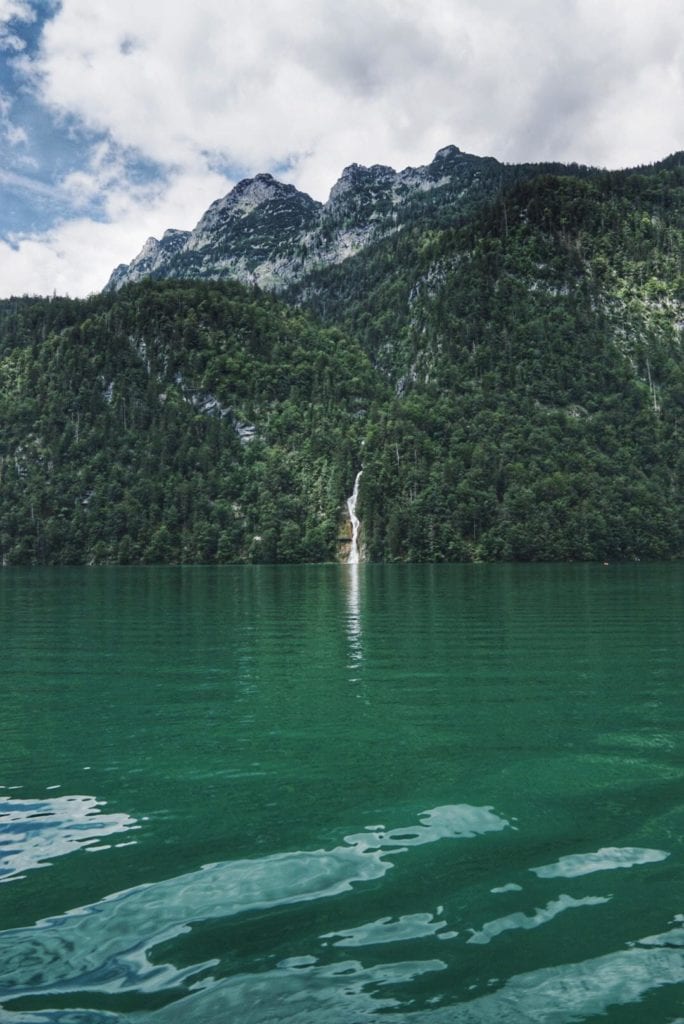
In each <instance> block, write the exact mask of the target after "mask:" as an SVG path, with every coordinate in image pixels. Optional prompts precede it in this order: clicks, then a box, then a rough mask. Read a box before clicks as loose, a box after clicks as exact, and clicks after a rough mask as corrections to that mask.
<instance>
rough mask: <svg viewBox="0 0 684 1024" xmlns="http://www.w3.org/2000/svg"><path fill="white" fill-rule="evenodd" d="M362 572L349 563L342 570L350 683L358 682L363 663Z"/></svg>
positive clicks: (357, 565)
mask: <svg viewBox="0 0 684 1024" xmlns="http://www.w3.org/2000/svg"><path fill="white" fill-rule="evenodd" d="M362 571H363V570H362V569H361V568H360V566H359V563H358V562H350V563H349V564H347V565H346V566H345V568H344V573H345V587H346V595H347V616H346V634H347V643H348V645H349V668H350V670H351V672H352V677H351V681H352V682H357V681H358V675H357V673H358V671H359V669H360V667H361V662H362V661H363V634H362V630H361V598H360V593H359V574H360V573H361V572H362Z"/></svg>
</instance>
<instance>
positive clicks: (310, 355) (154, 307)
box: [0, 282, 383, 564]
mask: <svg viewBox="0 0 684 1024" xmlns="http://www.w3.org/2000/svg"><path fill="white" fill-rule="evenodd" d="M382 390H383V389H382V385H381V382H380V379H379V378H378V376H377V374H375V373H374V372H373V370H372V368H371V366H370V362H369V360H368V359H367V357H365V356H364V355H363V353H362V352H361V351H360V349H359V347H358V346H357V345H356V344H355V343H354V342H351V341H349V340H348V339H347V338H345V337H344V336H343V335H342V334H341V333H340V332H339V331H337V330H335V329H327V328H325V329H324V328H321V327H319V326H317V325H316V324H314V323H313V322H312V321H311V319H310V318H309V317H307V316H306V315H304V314H302V313H299V312H297V311H296V310H292V309H289V308H287V307H286V306H284V305H282V304H281V303H278V302H276V301H275V300H273V299H271V298H269V297H268V296H265V295H261V294H258V293H255V292H250V291H248V290H247V289H245V288H243V287H242V286H241V285H237V284H230V283H223V284H214V285H211V284H195V283H192V282H183V283H170V284H165V283H155V284H150V283H147V282H143V283H142V284H140V285H134V286H130V287H128V288H126V289H124V290H123V291H122V292H120V293H119V294H117V295H116V296H111V295H108V296H96V297H94V298H91V299H88V300H86V301H69V300H65V299H52V300H49V299H41V300H16V301H15V300H8V301H5V302H3V303H0V483H1V490H0V548H1V551H2V558H3V560H4V562H5V563H6V564H7V563H9V564H16V563H32V562H38V563H48V564H55V563H81V562H89V563H92V562H96V563H97V562H122V563H128V562H214V561H220V562H230V561H236V560H250V561H269V562H273V561H301V560H306V561H321V560H326V559H330V558H332V557H334V555H335V552H336V543H337V536H338V526H339V518H340V506H341V504H342V502H343V498H344V495H345V493H346V491H345V489H346V487H347V485H348V481H349V480H350V479H353V476H354V473H355V472H356V470H357V469H358V459H359V458H360V454H359V453H360V451H361V441H362V432H363V424H364V422H365V417H366V415H367V414H368V411H369V408H370V405H371V403H372V402H373V401H374V400H377V399H378V398H379V397H380V396H381V395H382Z"/></svg>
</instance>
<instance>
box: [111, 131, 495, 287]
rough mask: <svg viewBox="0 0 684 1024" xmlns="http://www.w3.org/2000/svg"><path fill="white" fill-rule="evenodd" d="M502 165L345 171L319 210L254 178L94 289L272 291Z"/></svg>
mask: <svg viewBox="0 0 684 1024" xmlns="http://www.w3.org/2000/svg"><path fill="white" fill-rule="evenodd" d="M503 166H504V165H500V164H499V163H498V161H496V160H494V158H492V157H479V156H474V155H472V154H468V153H462V152H461V150H460V149H459V148H458V147H457V146H454V145H448V146H444V147H442V148H441V149H440V150H438V151H437V153H436V154H435V156H434V158H433V160H432V161H431V162H430V163H429V164H426V165H422V166H419V167H406V168H404V169H403V170H401V171H396V170H394V168H392V167H389V166H385V165H383V164H373V165H371V166H370V167H366V166H364V165H362V164H358V163H352V164H349V165H348V166H347V167H345V168H344V170H343V171H342V174H341V175H340V177H339V179H338V180H337V181H336V182H335V184H334V185H333V186H332V188H331V190H330V194H329V197H328V200H327V201H326V202H325V203H320V202H318V201H317V200H315V199H313V198H312V197H311V196H309V195H308V194H307V193H305V192H302V191H300V190H299V189H297V188H296V187H295V186H294V185H291V184H285V183H283V182H280V181H278V180H277V179H276V178H274V177H273V175H271V174H269V173H266V172H264V173H260V174H257V175H255V176H254V177H253V178H244V179H242V180H241V181H239V182H238V183H237V184H236V185H235V186H234V188H233V189H232V190H231V191H230V192H228V193H227V194H226V195H225V196H222V197H221V198H219V199H216V200H215V201H214V202H213V203H212V204H211V205H210V206H209V208H208V209H207V210H206V211H205V213H204V214H203V215H202V216H201V217H200V219H199V221H198V223H197V224H196V226H195V227H194V228H193V229H192V230H191V231H182V230H179V229H175V228H171V229H168V230H167V231H166V232H164V234H163V236H162V238H161V239H157V238H155V237H150V238H148V239H147V241H146V242H145V244H144V245H143V247H142V249H141V251H140V252H139V253H138V255H137V256H135V257H134V258H133V260H131V262H130V263H128V264H120V265H119V266H118V267H116V268H115V270H114V271H113V272H112V274H111V276H110V278H109V281H108V282H107V284H106V285H105V289H104V290H105V291H116V290H117V289H118V288H121V287H122V286H123V285H124V284H130V283H132V282H134V281H138V280H141V279H142V278H143V277H148V276H152V277H170V278H194V277H198V278H199V277H205V278H209V279H211V280H220V279H222V278H231V279H234V280H238V281H241V282H242V283H243V284H257V285H259V286H260V287H265V288H267V289H268V290H273V291H280V290H283V289H284V288H286V287H288V286H290V285H291V284H293V283H294V282H295V281H297V280H300V279H301V278H302V277H303V276H305V275H306V274H307V273H310V272H311V271H312V270H314V269H317V268H319V267H321V266H325V265H329V264H331V263H339V262H342V261H343V260H345V259H346V258H347V257H348V256H350V255H353V254H354V253H356V252H358V251H360V249H362V248H365V247H366V246H367V245H368V244H370V243H371V242H373V241H377V240H378V239H380V238H382V237H386V236H387V235H388V234H390V233H392V232H393V231H395V230H397V229H398V228H399V227H400V226H401V224H402V223H403V222H405V220H406V214H407V210H410V208H411V206H412V205H416V201H417V200H419V198H420V197H421V196H422V195H424V194H425V193H426V192H429V191H432V190H433V189H438V188H446V187H447V186H451V187H452V188H458V189H459V191H460V193H461V198H462V197H463V196H464V195H465V193H466V192H467V191H468V190H469V189H471V188H473V187H475V188H477V187H478V175H479V173H480V172H483V173H484V172H485V171H486V173H487V175H488V176H489V177H490V178H491V177H492V170H493V169H494V168H499V167H503ZM485 191H487V190H485Z"/></svg>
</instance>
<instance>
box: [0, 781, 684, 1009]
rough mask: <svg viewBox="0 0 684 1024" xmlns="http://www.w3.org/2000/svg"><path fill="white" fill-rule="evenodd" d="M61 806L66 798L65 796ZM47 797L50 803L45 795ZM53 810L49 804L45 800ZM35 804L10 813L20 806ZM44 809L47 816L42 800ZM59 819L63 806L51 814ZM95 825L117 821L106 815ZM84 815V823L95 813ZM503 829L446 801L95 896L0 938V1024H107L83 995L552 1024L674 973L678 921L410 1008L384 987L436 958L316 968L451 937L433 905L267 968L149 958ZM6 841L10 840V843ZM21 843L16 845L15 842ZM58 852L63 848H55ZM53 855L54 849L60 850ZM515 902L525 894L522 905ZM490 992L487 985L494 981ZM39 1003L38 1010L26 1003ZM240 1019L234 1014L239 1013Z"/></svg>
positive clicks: (679, 962)
mask: <svg viewBox="0 0 684 1024" xmlns="http://www.w3.org/2000/svg"><path fill="white" fill-rule="evenodd" d="M82 801H83V802H82V803H77V806H76V807H75V808H74V810H73V813H72V815H71V817H72V818H73V821H72V822H71V823H70V825H69V826H68V828H67V831H69V829H75V828H77V827H78V825H79V823H83V822H85V823H87V822H88V821H91V820H92V815H93V812H94V810H96V809H97V804H96V803H95V802H93V801H90V799H89V798H82ZM62 802H63V803H64V804H65V805H66V806H68V807H70V806H71V804H72V803H74V801H71V800H69V799H68V798H63V801H62ZM46 803H49V802H46ZM52 803H53V804H57V805H58V806H60V808H61V802H60V801H53V802H52ZM37 806H38V804H37V803H36V802H22V803H21V805H20V806H17V807H16V808H15V811H16V814H17V815H18V814H19V813H20V812H21V811H22V810H23V811H24V812H26V813H29V808H30V807H37ZM53 812H54V807H53ZM63 816H64V813H63ZM111 817H112V819H116V821H115V820H112V821H111V822H109V823H107V822H106V819H105V817H104V816H103V820H102V825H103V828H105V829H106V828H109V829H110V830H114V826H115V825H118V826H119V827H121V825H122V822H123V819H122V820H119V819H118V818H117V817H116V816H111ZM96 820H97V819H96ZM508 828H509V822H508V821H506V819H505V818H503V817H501V816H500V815H498V814H496V813H495V812H494V811H493V810H492V808H491V807H473V806H470V805H467V804H454V805H445V806H443V807H436V808H433V809H431V810H428V811H425V812H424V813H423V814H421V815H419V821H418V823H417V824H415V825H410V826H407V827H398V828H391V829H386V828H385V827H384V826H381V825H377V826H371V827H368V828H367V829H366V830H365V831H362V832H357V833H353V834H351V835H349V836H347V837H345V840H344V842H343V843H342V844H341V845H339V846H337V847H335V848H333V849H331V850H317V851H310V852H296V853H283V854H276V855H272V856H268V857H264V858H261V859H254V860H247V861H233V862H225V863H220V864H211V865H207V866H206V867H204V868H202V869H201V870H199V871H196V872H194V873H191V874H187V875H183V876H180V877H177V878H173V879H169V880H167V881H164V882H158V883H155V884H150V885H142V886H138V887H136V888H134V889H130V890H127V891H125V892H120V893H116V894H113V895H111V896H108V897H106V898H105V899H103V900H101V901H99V902H98V903H95V904H92V905H90V906H87V907H83V908H80V909H78V910H74V911H72V912H71V913H68V914H64V915H62V916H59V917H54V918H49V919H47V920H43V921H40V922H38V923H37V924H36V925H35V926H33V927H29V928H19V929H14V930H13V931H8V932H4V933H2V934H0V965H1V966H0V999H2V1006H3V1007H4V1010H3V1009H0V1021H2V1022H7V1024H10V1022H14V1024H19V1022H21V1024H48V1022H50V1024H66V1022H68V1024H104V1022H106V1021H108V1022H110V1024H114V1022H115V1021H123V1020H124V1017H119V1016H117V1015H116V1014H114V1013H108V1012H99V1011H95V1010H92V1011H87V1012H86V1011H79V1010H78V1002H79V999H80V998H81V996H80V994H82V993H85V992H86V991H92V992H96V991H97V992H99V993H100V994H104V993H107V994H109V995H110V996H115V995H116V994H117V993H124V992H135V993H137V997H138V998H142V997H143V996H144V994H145V993H149V994H152V993H162V992H166V993H168V996H171V995H172V994H173V993H175V994H176V999H175V1001H173V1002H171V1003H169V1004H168V1005H167V1006H165V1007H162V1008H159V1007H157V1008H156V1009H155V1008H148V1009H147V1010H143V1009H142V1008H140V1009H139V1010H138V1012H137V1013H136V1019H137V1020H139V1021H145V1022H149V1024H173V1022H184V1024H185V1022H187V1024H192V1022H197V1024H200V1022H201V1024H207V1022H213V1021H220V1020H228V1019H239V1020H240V1022H241V1024H267V1022H272V1024H276V1022H291V1024H318V1022H326V1021H330V1022H333V1021H335V1022H336V1021H342V1020H345V1021H347V1020H349V1021H352V1020H354V1021H370V1020H371V1019H375V1017H376V1015H377V1014H378V1013H380V1014H382V1013H387V1012H389V1011H391V1012H392V1017H393V1019H394V1020H396V1021H398V1022H405V1024H459V1022H461V1024H468V1022H472V1024H488V1022H491V1024H501V1022H502V1021H503V1022H508V1024H524V1022H528V1021H532V1020H534V1021H539V1022H544V1021H547V1020H550V1019H551V1018H550V1017H549V1016H548V1013H549V1007H553V1008H554V1014H553V1021H554V1022H557V1024H564V1022H567V1024H570V1022H571V1021H575V1020H579V1019H581V1018H582V1017H583V1016H584V1015H588V1014H597V1013H602V1012H604V1011H605V1010H606V1009H607V1008H608V1007H610V1006H612V1005H621V1004H624V1003H629V1002H634V1001H637V1000H639V999H640V998H642V997H643V995H644V994H645V993H646V992H648V991H649V990H651V989H655V988H658V987H659V986H662V985H668V984H674V983H680V982H682V981H683V980H684V928H682V927H681V925H682V918H679V919H677V922H676V927H674V928H672V929H671V930H670V931H666V932H664V933H662V934H658V935H653V936H649V937H647V938H644V939H642V940H641V941H638V942H635V943H632V948H630V949H627V950H622V951H618V952H614V953H611V954H609V955H606V956H603V957H599V958H595V959H593V960H587V961H585V962H582V963H568V964H563V965H560V966H556V967H552V968H541V969H539V970H536V971H533V972H529V973H527V974H520V975H515V976H512V977H510V978H509V979H508V980H507V981H505V982H504V983H503V984H502V985H500V986H497V987H496V990H495V991H492V992H489V993H486V994H484V995H479V996H476V997H474V998H472V999H470V1000H467V1001H466V1002H465V1003H462V1002H458V1001H456V1002H455V1001H453V1000H446V1001H445V1002H444V1006H442V1005H441V1003H442V1001H443V1000H442V998H434V999H432V1000H430V1002H431V1003H432V1005H431V1006H430V1007H429V1009H428V1008H424V1009H420V1008H416V1007H412V1002H413V1001H412V1000H409V1002H408V1003H406V1002H404V1001H403V1000H402V999H400V998H398V997H397V996H396V994H392V992H393V991H394V988H395V987H396V986H405V985H407V984H409V983H411V982H416V981H417V979H420V978H421V977H423V976H427V975H430V974H433V973H435V972H445V971H448V970H449V964H448V963H447V961H445V960H444V959H443V958H441V957H434V956H433V957H428V958H425V959H407V960H403V961H397V960H394V959H390V960H389V961H386V960H385V959H383V960H382V962H380V963H375V964H373V963H368V962H365V961H364V960H342V961H339V960H338V961H336V962H333V963H330V962H326V958H327V955H328V954H327V950H331V949H343V948H345V947H346V948H356V949H358V950H367V949H369V948H377V947H380V948H382V947H386V948H390V947H392V946H394V945H395V944H396V943H408V942H412V943H421V942H423V943H425V942H429V941H431V940H435V939H439V940H445V939H446V940H452V941H453V940H457V939H459V935H460V934H461V933H460V932H459V930H457V929H454V928H453V927H452V925H453V924H454V923H455V922H454V921H453V920H449V914H447V913H445V911H444V907H443V906H440V907H438V908H437V911H436V912H434V913H433V912H432V911H424V912H418V913H410V914H403V915H400V916H399V917H397V918H392V917H388V916H385V917H382V918H378V919H375V920H371V921H367V922H364V923H359V924H358V925H355V926H354V927H349V928H345V929H340V930H339V931H333V932H330V931H328V932H323V933H321V934H320V936H319V940H318V947H317V949H316V950H315V951H314V950H312V949H309V950H307V951H304V950H302V953H301V955H299V956H290V957H287V958H286V959H284V960H280V961H279V962H278V963H277V964H275V966H274V967H273V968H269V969H266V970H264V969H262V968H260V969H258V970H256V971H254V972H248V973H244V972H243V973H236V974H233V975H232V976H230V977H221V976H220V974H219V975H217V974H216V973H215V972H216V968H217V967H218V965H219V960H218V959H216V958H209V959H205V960H203V961H200V962H195V963H192V964H189V965H185V966H183V967H181V966H177V965H175V964H174V963H172V962H171V961H170V960H167V961H166V962H163V960H164V958H163V957H161V958H157V957H156V956H155V950H157V949H159V948H160V947H162V945H163V948H164V950H165V951H166V956H167V957H168V956H169V951H170V950H172V949H173V946H174V940H178V941H180V940H181V939H182V937H183V936H185V935H187V934H188V933H189V932H190V931H191V930H192V929H193V928H194V927H195V926H196V925H200V924H202V922H208V921H210V920H217V919H226V920H227V919H229V918H232V917H235V916H237V915H242V916H243V920H247V918H246V917H245V915H250V914H255V913H263V912H265V911H270V910H273V909H274V908H278V907H286V906H295V905H297V904H303V903H307V902H310V901H316V900H323V899H329V898H331V897H339V896H341V895H343V894H345V893H347V894H352V893H354V892H355V891H356V887H357V886H358V885H359V884H361V883H371V882H376V883H377V882H378V881H379V880H381V879H382V878H383V877H384V876H385V875H386V874H387V873H388V872H389V871H390V870H391V869H392V868H393V867H394V864H395V860H394V858H395V857H396V856H397V855H402V856H404V857H406V856H408V855H409V854H410V853H411V850H412V849H413V848H419V847H425V846H427V845H428V844H432V843H437V842H439V841H440V840H448V839H451V840H454V839H460V840H465V839H470V840H473V839H476V838H477V837H485V836H487V835H488V834H495V833H503V832H505V831H506V830H507V829H508ZM18 834H19V833H16V835H17V836H18ZM17 842H18V840H17ZM60 849H61V848H60ZM62 852H67V851H66V850H62ZM666 856H667V854H666V853H665V852H664V851H654V850H645V849H637V848H624V849H622V850H618V849H616V848H610V849H604V850H601V851H598V853H596V854H588V855H583V856H580V855H568V856H567V857H561V858H560V859H559V861H558V862H557V863H556V864H554V865H548V866H546V867H543V868H536V869H532V870H533V871H534V873H535V874H536V875H537V876H538V877H541V878H545V879H552V878H556V877H564V878H568V877H570V878H572V877H576V876H582V875H584V874H587V873H589V872H591V871H594V870H601V869H602V868H609V867H623V868H625V867H630V866H636V865H646V864H649V863H655V862H657V861H658V860H662V859H663V858H664V857H666ZM492 891H493V892H498V893H508V894H510V895H511V896H512V895H514V894H517V893H520V892H523V889H522V887H521V886H519V885H517V884H515V883H508V884H505V885H501V886H498V887H495V888H494V889H493V890H492ZM523 898H524V897H523ZM610 899H611V897H609V896H596V895H585V896H579V897H574V896H570V895H568V894H560V895H558V896H557V897H556V898H554V899H551V900H550V901H549V902H548V903H547V904H546V906H544V907H543V908H541V909H539V908H538V909H536V910H535V911H534V912H533V913H531V914H530V913H524V912H522V911H515V912H512V913H510V914H508V915H505V916H503V917H500V918H496V919H494V920H491V921H489V922H487V923H486V924H484V925H482V926H481V927H480V928H473V927H470V928H466V929H465V934H464V936H463V938H462V939H461V940H460V941H461V942H462V943H464V945H463V947H462V948H464V949H465V948H466V947H468V946H470V947H472V946H482V945H488V944H490V943H492V942H494V941H495V940H498V939H500V938H501V937H502V936H504V933H506V932H509V931H511V930H518V929H522V930H525V931H527V930H530V929H536V928H539V927H541V926H543V925H546V924H548V923H549V922H551V921H553V920H554V919H555V918H556V917H557V916H558V915H559V914H561V913H563V912H565V911H573V912H574V911H576V910H577V909H581V908H600V907H601V906H602V905H605V904H607V903H608V902H609V901H610ZM491 984H492V985H497V983H496V982H494V981H492V982H491ZM69 993H71V998H72V999H73V1000H74V1007H75V1009H74V1010H73V1011H72V1010H70V1011H62V1010H57V1009H54V1008H52V1009H48V1008H47V1007H44V1008H40V1002H47V1003H48V1004H49V1002H50V1000H51V999H54V998H56V997H57V996H59V998H60V999H64V998H65V997H68V994H69ZM27 998H28V999H29V1000H30V1001H32V1005H29V1006H28V1009H26V1008H22V1009H16V1010H13V1004H14V1002H15V1001H16V1000H18V999H22V1000H23V1001H24V1002H25V1001H26V999H27ZM36 1000H39V1003H38V1004H36V1002H35V1001H36ZM236 1014H237V1016H236Z"/></svg>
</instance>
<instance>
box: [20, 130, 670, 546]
mask: <svg viewBox="0 0 684 1024" xmlns="http://www.w3.org/2000/svg"><path fill="white" fill-rule="evenodd" d="M303 237H305V238H307V239H308V242H307V245H306V247H303V245H302V243H301V238H303ZM191 243H192V244H191ZM683 252H684V157H683V155H682V154H674V155H673V156H671V157H668V158H667V159H666V160H664V161H662V162H660V163H659V164H655V165H653V166H648V167H640V168H634V169H631V170H626V171H619V172H607V171H600V170H595V169H588V168H583V167H575V166H572V165H571V166H568V167H563V166H560V165H543V166H538V167H535V166H533V165H523V166H514V167H503V166H502V165H500V164H497V163H496V161H490V160H481V159H480V158H477V157H470V156H467V155H465V154H461V153H459V152H458V150H456V149H455V148H454V147H447V148H446V149H445V150H442V151H440V153H439V154H437V156H436V158H435V159H434V160H433V161H432V163H431V164H429V165H428V166H427V167H425V168H417V169H415V170H408V171H402V172H398V173H397V172H395V171H393V170H392V169H391V168H384V167H372V168H363V167H359V166H356V165H352V166H351V167H349V168H347V170H346V171H345V172H344V174H343V175H342V178H341V179H340V182H338V183H337V185H336V186H335V187H334V189H333V190H332V193H331V196H330V199H329V200H328V202H327V203H326V204H325V205H324V206H321V205H320V204H317V203H315V202H314V200H312V199H309V198H308V197H306V196H303V195H302V193H299V192H297V190H295V189H294V188H293V187H292V186H288V185H283V184H281V183H278V182H276V181H275V180H274V179H273V178H271V177H270V176H268V175H260V176H258V177H257V178H255V179H252V180H250V181H246V182H243V183H241V184H240V185H239V186H237V187H236V189H234V190H233V192H231V193H230V195H229V196H227V197H225V198H224V199H221V200H219V201H218V202H217V203H215V204H213V206H212V207H211V208H210V209H209V211H207V214H205V216H204V217H203V218H202V220H201V221H200V224H199V225H198V227H197V228H196V229H195V231H194V232H192V233H189V234H188V233H183V232H171V233H169V232H167V233H166V234H165V235H164V237H163V238H162V240H161V242H154V243H148V245H147V246H146V247H145V250H144V252H143V253H142V254H141V256H140V257H139V258H138V260H137V263H136V267H135V268H134V273H135V274H137V275H139V276H140V277H141V278H142V279H141V280H137V281H133V282H129V283H126V282H125V280H124V278H125V275H123V276H122V277H121V280H120V281H118V286H115V285H116V283H117V282H115V284H113V285H112V286H111V287H110V288H109V290H108V291H106V292H104V293H103V294H101V295H97V296H93V297H91V298H90V299H87V300H68V299H62V298H52V299H13V300H6V301H4V302H0V557H1V558H2V560H3V562H4V563H5V564H33V563H38V564H61V563H65V562H66V563H71V562H74V563H84V562H86V563H101V562H104V563H108V562H209V563H222V562H234V561H242V562H245V561H247V562H251V561H269V562H271V561H281V562H282V561H285V562H291V561H326V560H333V559H335V558H339V557H344V556H345V553H346V552H347V550H348V539H349V522H348V514H347V511H346V504H345V499H346V498H347V497H348V496H349V495H350V494H351V492H352V488H353V486H354V480H355V478H356V475H357V473H358V471H359V469H361V468H363V475H362V477H361V480H360V488H359V496H358V505H357V508H356V512H357V515H358V517H359V519H360V521H361V548H362V553H363V557H364V558H365V559H368V560H374V561H386V560H389V561H469V560H489V561H491V560H525V561H540V560H560V559H563V560H570V559H575V560H596V559H598V560H620V559H643V558H670V557H681V556H682V554H683V553H684V502H683V501H682V499H683V498H684V494H683V489H684V485H683V481H684V448H683V447H682V444H681V430H682V423H683V422H684V344H683V340H684V339H683V330H684V304H683V301H682V300H683V299H684V283H683V278H682V253H683ZM345 253H346V255H344V254H345ZM293 254H294V255H293ZM220 260H222V261H223V263H222V264H221V267H220V268H219V269H217V267H218V262H219V261H220ZM193 261H195V262H193ZM193 267H194V268H195V269H194V271H193V270H192V268H193ZM128 273H129V274H130V273H131V271H130V269H129V271H128ZM193 274H194V275H195V276H194V277H193ZM214 274H217V275H220V276H221V277H225V276H230V275H234V276H237V277H241V276H242V277H246V279H247V280H248V284H243V283H241V282H240V281H235V280H211V276H212V275H214ZM249 275H252V276H249ZM259 275H260V280H261V281H262V286H261V287H258V288H255V287H254V284H253V281H254V279H256V278H257V277H258V276H259ZM269 275H270V277H269ZM181 277H185V279H184V280H180V279H179V278H181ZM164 278H166V279H164ZM269 281H270V284H269ZM266 286H267V287H268V290H266V291H265V290H264V288H265V287H266Z"/></svg>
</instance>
